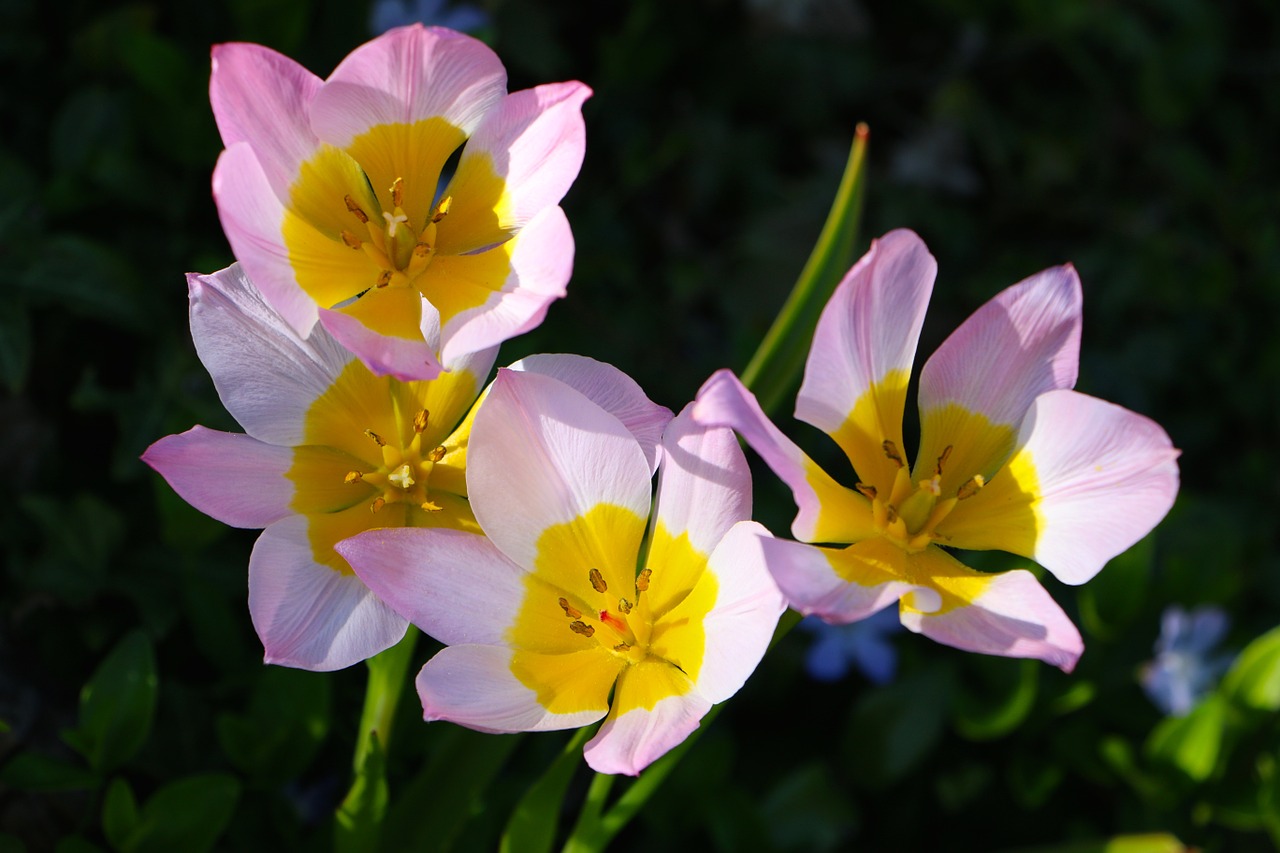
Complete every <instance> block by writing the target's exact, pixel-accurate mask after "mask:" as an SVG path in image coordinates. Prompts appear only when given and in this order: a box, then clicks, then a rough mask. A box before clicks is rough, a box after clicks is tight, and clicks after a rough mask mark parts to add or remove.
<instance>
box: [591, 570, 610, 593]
mask: <svg viewBox="0 0 1280 853" xmlns="http://www.w3.org/2000/svg"><path fill="white" fill-rule="evenodd" d="M587 579H588V580H590V581H591V588H592V589H594V590H595V591H596V592H608V591H609V585H608V584H607V583H605V582H604V575H602V574H600V570H599V569H592V570H591V571H589V572H587Z"/></svg>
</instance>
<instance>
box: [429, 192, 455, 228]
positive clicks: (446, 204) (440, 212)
mask: <svg viewBox="0 0 1280 853" xmlns="http://www.w3.org/2000/svg"><path fill="white" fill-rule="evenodd" d="M451 207H453V196H451V195H447V196H445V197H444V198H442V199H440V204H438V205H436V213H435V216H432V217H431V221H432V222H439V221H440V220H441V219H444V218H445V217H446V216H448V215H449V208H451Z"/></svg>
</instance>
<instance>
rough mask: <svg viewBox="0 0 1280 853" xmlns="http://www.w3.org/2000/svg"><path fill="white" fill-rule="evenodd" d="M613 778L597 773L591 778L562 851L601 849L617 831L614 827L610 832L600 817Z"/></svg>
mask: <svg viewBox="0 0 1280 853" xmlns="http://www.w3.org/2000/svg"><path fill="white" fill-rule="evenodd" d="M615 778H617V777H615V776H610V775H608V774H605V773H597V774H596V775H595V778H594V779H592V780H591V787H590V788H588V789H587V796H586V799H584V800H583V801H582V811H581V812H580V813H579V814H578V822H577V823H575V824H574V825H573V831H572V832H570V833H569V840H568V841H566V842H565V844H564V853H592V851H596V850H603V849H604V846H605V845H606V844H608V843H609V839H611V838H613V836H614V835H615V834H616V833H617V830H616V829H615V830H613V831H612V832H610V831H609V827H608V825H607V824H606V822H605V821H602V820H601V817H600V816H601V815H602V814H603V813H604V803H605V800H607V799H608V798H609V790H610V789H611V788H612V787H613V780H614V779H615ZM621 828H622V827H621V826H619V827H618V829H621Z"/></svg>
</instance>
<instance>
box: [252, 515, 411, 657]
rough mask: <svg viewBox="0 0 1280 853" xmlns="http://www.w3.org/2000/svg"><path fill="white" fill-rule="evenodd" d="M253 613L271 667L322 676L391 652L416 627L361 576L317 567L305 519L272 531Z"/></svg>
mask: <svg viewBox="0 0 1280 853" xmlns="http://www.w3.org/2000/svg"><path fill="white" fill-rule="evenodd" d="M249 614H250V616H252V618H253V626H254V628H255V629H257V632H258V636H259V637H260V638H261V639H262V645H263V647H264V648H265V650H266V658H265V660H266V662H267V663H274V664H279V665H281V666H292V667H297V668H299V669H310V670H316V671H319V672H327V671H329V670H334V669H342V668H343V667H347V666H351V665H352V664H354V663H359V662H360V661H362V660H365V659H366V658H370V657H372V656H374V655H376V654H377V653H378V652H381V651H383V650H385V649H388V648H390V647H391V646H393V645H395V644H396V643H397V642H399V641H400V639H401V638H402V637H403V636H404V632H405V628H406V626H407V625H408V623H407V622H406V621H405V620H404V618H402V617H401V616H399V615H397V614H396V613H395V612H394V611H393V610H392V609H391V608H390V607H388V606H387V605H386V604H383V603H382V602H381V601H379V600H378V598H377V596H375V595H374V594H373V593H372V592H370V591H369V588H368V587H366V586H365V585H364V583H362V582H361V580H360V579H359V578H358V577H356V576H355V575H349V574H342V573H340V572H336V571H334V570H333V569H330V568H328V567H326V566H321V565H319V564H317V563H316V562H315V559H314V557H313V556H312V551H311V544H310V541H309V540H308V537H307V520H306V519H305V518H304V517H302V516H299V515H293V516H289V517H287V518H285V519H282V520H281V521H278V522H276V523H275V524H273V525H271V526H270V527H268V528H267V529H266V530H264V531H263V532H262V535H261V536H260V537H258V541H257V543H256V544H255V545H254V546H253V554H252V556H251V557H250V558H249Z"/></svg>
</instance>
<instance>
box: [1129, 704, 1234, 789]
mask: <svg viewBox="0 0 1280 853" xmlns="http://www.w3.org/2000/svg"><path fill="white" fill-rule="evenodd" d="M1228 711H1229V706H1228V704H1227V701H1226V699H1224V698H1223V697H1222V695H1220V694H1218V693H1214V694H1211V695H1210V696H1209V697H1208V698H1206V699H1205V700H1204V701H1203V702H1201V703H1200V704H1199V705H1197V706H1196V707H1195V708H1194V709H1193V710H1192V711H1191V713H1189V714H1187V715H1186V716H1185V717H1169V718H1168V719H1166V720H1164V721H1163V722H1161V723H1160V725H1158V726H1156V728H1155V730H1154V731H1152V732H1151V736H1150V737H1148V738H1147V743H1146V753H1147V755H1148V756H1149V757H1150V758H1152V759H1153V760H1155V761H1158V762H1160V763H1161V764H1165V765H1167V766H1170V767H1175V768H1177V769H1178V770H1181V771H1182V772H1183V773H1185V774H1186V775H1187V777H1189V778H1190V779H1192V780H1194V781H1196V782H1203V781H1205V780H1206V779H1208V778H1209V777H1210V776H1211V775H1213V771H1214V768H1215V767H1217V765H1218V758H1219V756H1220V755H1221V753H1222V747H1223V736H1224V730H1225V728H1226V725H1227V719H1228Z"/></svg>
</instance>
